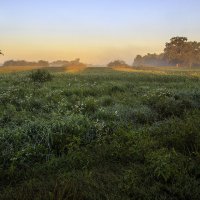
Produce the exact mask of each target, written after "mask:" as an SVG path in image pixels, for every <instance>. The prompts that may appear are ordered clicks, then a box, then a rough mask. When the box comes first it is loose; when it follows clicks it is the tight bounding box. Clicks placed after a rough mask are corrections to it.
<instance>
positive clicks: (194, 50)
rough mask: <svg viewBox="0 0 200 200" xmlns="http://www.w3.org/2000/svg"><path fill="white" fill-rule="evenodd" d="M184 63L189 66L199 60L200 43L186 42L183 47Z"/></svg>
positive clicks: (197, 62)
mask: <svg viewBox="0 0 200 200" xmlns="http://www.w3.org/2000/svg"><path fill="white" fill-rule="evenodd" d="M183 57H184V64H185V65H188V66H189V67H190V68H191V67H192V66H193V65H194V64H199V62H200V43H199V42H187V44H186V45H185V49H184V56H183Z"/></svg>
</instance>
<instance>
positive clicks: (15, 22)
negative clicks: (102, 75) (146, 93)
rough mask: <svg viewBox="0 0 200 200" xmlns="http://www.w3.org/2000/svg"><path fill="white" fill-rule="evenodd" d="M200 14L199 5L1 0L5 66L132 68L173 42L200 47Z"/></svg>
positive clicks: (191, 1) (162, 0)
mask: <svg viewBox="0 0 200 200" xmlns="http://www.w3.org/2000/svg"><path fill="white" fill-rule="evenodd" d="M199 8H200V1H199V0H0V50H2V52H3V53H4V54H5V56H4V57H3V56H1V57H0V63H1V62H4V61H5V60H9V59H14V60H19V59H25V60H30V61H33V60H40V59H43V60H49V61H53V60H58V59H62V60H73V59H75V58H80V59H81V60H82V61H83V62H85V63H90V64H106V63H107V62H109V61H112V60H115V59H122V60H125V61H126V62H128V63H132V62H133V60H134V57H135V56H136V55H137V54H141V55H144V54H146V53H154V52H155V53H161V52H162V51H163V49H164V46H165V43H166V42H168V41H169V40H170V38H171V37H174V36H186V37H188V39H189V40H196V41H200V21H199V19H200V12H199Z"/></svg>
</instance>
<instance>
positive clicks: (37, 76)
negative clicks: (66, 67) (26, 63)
mask: <svg viewBox="0 0 200 200" xmlns="http://www.w3.org/2000/svg"><path fill="white" fill-rule="evenodd" d="M29 77H30V79H31V80H32V81H33V82H40V83H42V82H47V81H51V80H52V79H53V76H52V75H51V74H50V73H49V72H48V71H46V70H43V69H38V70H36V71H33V72H32V73H31V75H30V76H29Z"/></svg>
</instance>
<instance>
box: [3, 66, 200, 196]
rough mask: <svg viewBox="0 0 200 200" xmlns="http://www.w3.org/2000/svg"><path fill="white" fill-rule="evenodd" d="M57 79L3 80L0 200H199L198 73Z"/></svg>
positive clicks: (55, 74) (52, 75)
mask: <svg viewBox="0 0 200 200" xmlns="http://www.w3.org/2000/svg"><path fill="white" fill-rule="evenodd" d="M52 69H53V68H52ZM52 69H48V70H49V71H50V72H46V71H40V72H37V71H36V72H35V71H34V72H29V71H26V72H17V73H1V74H0V107H1V109H0V152H1V154H0V199H2V200H6V199H12V200H15V199H16V200H29V199H44V200H46V199H50V200H64V199H69V200H71V199H73V200H96V199H97V200H104V199H105V200H106V199H107V200H118V199H120V200H129V199H137V200H146V199H148V200H170V199H171V200H172V199H173V200H174V199H181V200H189V199H192V200H193V199H200V70H198V69H196V70H195V69H194V70H191V69H177V68H149V69H141V70H139V69H132V68H129V69H127V68H126V69H124V68H117V69H109V68H87V69H82V70H81V71H80V72H78V70H75V71H73V70H72V69H70V70H71V71H69V72H76V73H65V72H68V71H66V70H60V71H59V70H58V71H56V70H55V69H54V70H52ZM22 71H24V70H22Z"/></svg>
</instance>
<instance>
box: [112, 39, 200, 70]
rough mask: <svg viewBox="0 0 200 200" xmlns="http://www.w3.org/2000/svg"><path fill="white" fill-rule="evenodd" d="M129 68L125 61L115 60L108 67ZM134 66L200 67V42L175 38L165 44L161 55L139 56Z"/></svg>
mask: <svg viewBox="0 0 200 200" xmlns="http://www.w3.org/2000/svg"><path fill="white" fill-rule="evenodd" d="M115 66H128V64H127V63H126V62H125V61H123V60H115V61H113V62H110V63H109V64H108V67H115ZM133 66H177V67H200V42H196V41H188V39H187V38H186V37H173V38H171V40H170V42H167V43H166V44H165V48H164V51H163V52H162V53H161V54H155V53H153V54H151V53H148V54H147V55H144V56H141V55H137V56H136V57H135V59H134V62H133Z"/></svg>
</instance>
